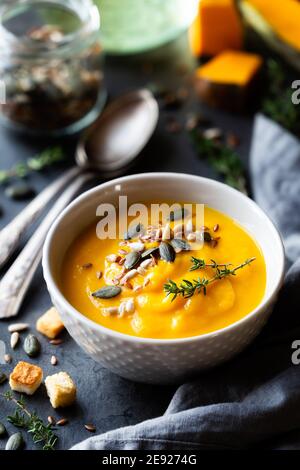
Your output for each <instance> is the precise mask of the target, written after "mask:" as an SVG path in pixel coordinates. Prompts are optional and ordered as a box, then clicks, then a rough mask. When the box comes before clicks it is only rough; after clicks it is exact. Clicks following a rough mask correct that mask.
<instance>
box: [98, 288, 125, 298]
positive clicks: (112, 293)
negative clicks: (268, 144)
mask: <svg viewBox="0 0 300 470" xmlns="http://www.w3.org/2000/svg"><path fill="white" fill-rule="evenodd" d="M121 291H122V289H121V287H119V286H105V287H101V289H98V290H96V291H95V292H93V293H92V296H93V297H96V299H111V298H112V297H116V296H117V295H119V294H120V293H121Z"/></svg>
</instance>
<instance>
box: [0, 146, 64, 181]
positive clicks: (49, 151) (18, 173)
mask: <svg viewBox="0 0 300 470" xmlns="http://www.w3.org/2000/svg"><path fill="white" fill-rule="evenodd" d="M63 159H64V152H63V149H62V148H61V147H59V146H57V147H48V148H46V149H45V150H43V151H42V152H41V153H40V154H39V155H36V156H35V157H32V158H28V160H27V161H26V162H19V163H16V164H15V165H14V166H13V167H12V168H10V169H9V170H0V184H4V183H8V182H9V181H11V180H12V179H14V178H25V177H26V176H27V175H28V174H29V173H30V172H32V171H41V170H43V169H45V168H48V167H49V166H51V165H54V164H55V163H58V162H60V161H62V160H63Z"/></svg>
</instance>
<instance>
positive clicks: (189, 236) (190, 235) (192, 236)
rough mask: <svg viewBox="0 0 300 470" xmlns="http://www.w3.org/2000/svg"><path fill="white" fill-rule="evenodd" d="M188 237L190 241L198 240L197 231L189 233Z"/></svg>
mask: <svg viewBox="0 0 300 470" xmlns="http://www.w3.org/2000/svg"><path fill="white" fill-rule="evenodd" d="M186 239H187V240H188V241H189V242H194V241H195V240H196V234H195V233H189V234H188V235H187V237H186Z"/></svg>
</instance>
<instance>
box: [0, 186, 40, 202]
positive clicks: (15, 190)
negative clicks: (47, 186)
mask: <svg viewBox="0 0 300 470" xmlns="http://www.w3.org/2000/svg"><path fill="white" fill-rule="evenodd" d="M5 195H6V196H7V197H9V198H10V199H15V200H18V201H21V200H22V199H28V198H31V197H33V196H34V195H35V190H34V189H33V188H32V187H31V186H29V185H28V184H26V183H20V184H14V185H12V186H8V187H7V188H6V190H5Z"/></svg>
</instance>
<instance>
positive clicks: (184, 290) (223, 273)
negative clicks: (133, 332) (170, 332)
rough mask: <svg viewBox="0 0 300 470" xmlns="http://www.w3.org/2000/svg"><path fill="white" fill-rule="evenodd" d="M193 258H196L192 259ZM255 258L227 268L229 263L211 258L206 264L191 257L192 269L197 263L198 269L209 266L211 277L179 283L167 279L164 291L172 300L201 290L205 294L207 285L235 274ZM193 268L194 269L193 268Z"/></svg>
mask: <svg viewBox="0 0 300 470" xmlns="http://www.w3.org/2000/svg"><path fill="white" fill-rule="evenodd" d="M194 260H197V262H196V261H194ZM254 260H255V258H249V259H246V260H245V261H244V262H243V263H241V264H239V265H238V266H236V267H235V268H229V266H230V264H217V263H215V262H214V261H213V260H212V261H213V262H212V264H206V263H205V261H204V260H201V259H198V258H194V257H193V258H192V263H193V266H192V271H193V270H195V269H197V268H194V266H195V264H196V263H198V262H199V263H198V265H199V269H203V268H204V267H206V266H210V267H212V268H214V269H215V274H214V276H213V277H211V278H208V279H207V278H205V277H203V278H200V277H199V278H198V279H193V280H192V281H189V280H188V279H182V281H181V282H180V283H179V284H176V282H174V281H172V280H169V282H168V283H166V284H165V285H164V291H165V292H166V295H167V296H169V295H172V296H173V297H172V302H173V300H175V299H176V297H177V296H181V297H184V298H189V297H192V296H193V295H194V294H196V293H197V294H201V292H203V294H204V295H206V290H207V286H208V285H210V284H212V283H214V282H216V281H218V280H220V279H223V278H225V277H228V276H235V275H236V272H237V271H238V270H239V269H242V268H244V267H245V266H248V265H249V264H250V263H252V262H253V261H254ZM193 268H194V269H193Z"/></svg>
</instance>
